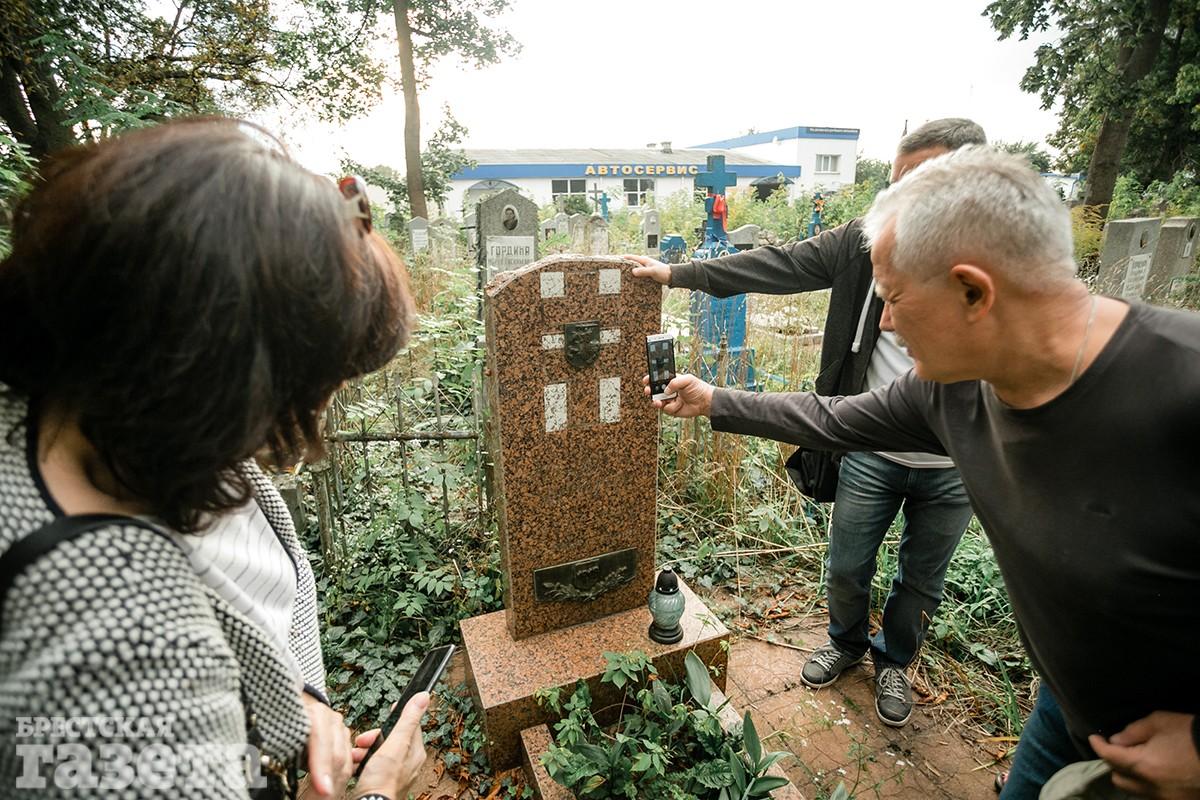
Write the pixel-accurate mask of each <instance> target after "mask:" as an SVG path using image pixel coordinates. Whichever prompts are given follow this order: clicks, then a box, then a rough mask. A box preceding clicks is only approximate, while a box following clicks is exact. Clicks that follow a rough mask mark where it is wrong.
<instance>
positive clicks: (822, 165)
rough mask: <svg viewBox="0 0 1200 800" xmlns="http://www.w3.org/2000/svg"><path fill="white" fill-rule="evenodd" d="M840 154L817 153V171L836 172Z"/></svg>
mask: <svg viewBox="0 0 1200 800" xmlns="http://www.w3.org/2000/svg"><path fill="white" fill-rule="evenodd" d="M839 158H841V156H837V155H827V154H818V155H817V169H816V171H817V172H837V171H838V159H839Z"/></svg>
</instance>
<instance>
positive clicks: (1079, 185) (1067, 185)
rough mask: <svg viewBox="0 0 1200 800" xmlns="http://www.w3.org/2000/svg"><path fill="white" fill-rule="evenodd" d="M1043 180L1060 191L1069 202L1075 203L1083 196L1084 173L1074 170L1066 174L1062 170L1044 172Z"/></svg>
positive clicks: (1060, 194)
mask: <svg viewBox="0 0 1200 800" xmlns="http://www.w3.org/2000/svg"><path fill="white" fill-rule="evenodd" d="M1042 180H1044V181H1045V182H1046V183H1048V184H1049V185H1050V188H1051V189H1054V190H1055V191H1056V192H1058V193H1059V196H1060V197H1062V199H1063V200H1066V201H1067V202H1068V203H1073V202H1075V201H1077V200H1079V199H1080V198H1082V197H1083V173H1082V172H1073V173H1071V174H1069V175H1064V174H1063V173H1061V172H1043V173H1042Z"/></svg>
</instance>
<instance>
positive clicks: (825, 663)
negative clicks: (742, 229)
mask: <svg viewBox="0 0 1200 800" xmlns="http://www.w3.org/2000/svg"><path fill="white" fill-rule="evenodd" d="M986 143H987V137H986V136H985V135H984V133H983V129H982V128H980V127H979V125H977V124H975V123H974V122H972V121H971V120H969V119H962V118H947V119H937V120H933V121H931V122H927V123H925V124H924V125H922V126H921V127H919V128H917V129H916V130H915V131H913V132H912V133H910V134H908V135H907V136H905V137H904V138H903V139H901V140H900V146H899V147H898V148H897V150H896V160H895V162H894V163H893V165H892V182H893V183H896V182H897V181H899V180H901V179H902V178H903V177H904V175H905V174H906V173H907V172H908V171H909V170H911V169H914V168H915V167H917V166H918V165H919V164H921V163H922V162H924V161H926V160H928V159H930V158H934V157H936V156H939V155H942V154H944V153H947V152H950V151H951V150H955V149H957V148H959V147H963V146H964V145H969V144H986ZM634 258H635V259H636V260H638V261H640V262H641V263H642V266H641V267H638V268H636V269H634V271H633V274H634V275H639V276H643V275H644V276H646V277H650V278H653V279H654V280H657V281H658V282H660V283H669V284H670V285H671V286H682V287H685V288H688V289H698V290H700V291H703V292H707V293H708V294H712V295H715V296H717V297H728V296H730V295H733V294H738V293H740V292H761V293H764V294H789V293H792V292H810V291H815V290H819V289H829V290H831V291H830V293H829V311H828V313H827V315H826V318H825V336H824V340H823V342H822V345H821V366H820V372H819V374H818V375H817V380H816V390H817V393H818V394H822V395H850V394H858V393H859V392H864V391H868V390H870V389H877V388H880V387H883V386H887V385H888V384H889V383H891V382H892V381H893V380H895V379H896V378H897V377H898V376H899V375H902V374H904V373H905V372H908V370H909V369H911V368H912V360H911V359H910V358H909V357H908V355H907V354H905V352H904V349H903V348H902V347H900V345H899V344H898V343H897V342H896V338H895V335H894V334H892V333H890V332H883V333H881V332H880V330H879V318H880V315H881V314H882V313H883V301H882V300H881V299H880V298H879V297H878V296H877V295H876V294H875V285H874V283H873V282H872V279H871V256H870V254H869V253H868V252H867V243H866V240H865V239H864V238H863V231H862V220H860V219H854V220H851V221H849V222H847V223H846V224H844V225H839V226H838V227H837V228H834V229H833V230H830V231H826V232H825V233H822V234H821V235H820V236H815V237H812V238H810V239H805V240H804V241H801V242H796V243H794V244H790V245H786V246H784V247H760V248H758V249H756V250H749V251H746V252H744V253H734V254H731V255H727V256H722V257H721V258H715V259H711V260H705V261H699V260H697V261H692V262H690V263H687V264H676V265H673V266H670V267H668V266H667V265H666V264H661V263H659V262H657V261H652V260H650V259H647V258H644V257H634ZM813 455H814V454H812V453H810V452H798V453H797V454H796V455H793V456H792V461H790V462H789V464H790V463H794V462H795V461H796V460H797V459H804V458H807V457H811V456H813ZM826 457H827V456H825V455H824V454H819V455H817V458H826ZM822 499H824V498H822ZM834 499H835V503H834V506H833V517H832V520H831V522H830V525H829V549H828V551H827V553H826V559H825V589H826V599H827V604H828V608H829V643H828V644H826V645H825V646H824V647H821V648H818V649H817V651H816V652H814V653H813V654H812V655H811V656H810V657H809V658H808V660H807V661H806V662H805V664H804V667H803V668H802V669H801V672H800V679H801V680H802V681H804V683H806V684H807V685H809V686H811V687H813V688H814V689H819V688H821V687H824V686H829V685H830V684H832V683H833V682H834V681H836V680H837V679H838V677H839V676H840V675H841V674H842V673H843V672H844V671H845V670H846V669H848V668H849V667H852V666H853V665H855V664H857V663H858V662H860V661H862V659H863V657H864V656H865V655H866V653H867V652H868V650H869V651H870V653H871V661H872V662H873V664H874V667H875V712H876V714H878V715H879V719H880V720H881V721H882V722H883V723H884V724H886V725H893V726H900V725H904V724H905V723H907V722H908V720H909V717H910V716H911V715H912V708H913V703H912V689H911V685H910V684H909V681H908V677H907V675H906V674H905V668H906V667H908V665H909V664H910V663H912V661H913V660H915V659H916V657H917V654H918V652H919V651H920V648H921V643H922V641H923V640H924V638H925V632H926V631H927V630H928V628H929V623H930V621H931V620H932V619H933V615H934V613H935V612H936V611H937V608H938V605H939V604H940V603H941V600H942V590H943V587H944V584H945V577H946V569H947V567H949V566H950V558H951V556H953V555H954V550H955V548H956V547H957V546H958V542H959V540H960V539H961V538H962V535H963V531H964V530H966V527H967V524H968V523H969V522H970V521H971V504H970V503H969V502H968V501H967V494H966V491H965V490H964V489H963V485H962V480H961V479H960V478H959V475H958V471H957V470H956V469H955V468H954V463H953V462H952V461H951V460H950V459H949V458H948V457H946V456H945V455H933V454H930V453H926V452H912V451H893V452H880V453H869V452H856V453H848V454H846V456H845V457H844V458H842V459H841V466H840V472H839V475H838V482H837V493H836V497H835V498H834ZM901 510H903V517H904V526H903V529H902V531H901V534H900V546H899V548H898V553H897V556H898V557H897V562H898V563H897V570H896V573H895V575H894V576H893V578H892V588H891V591H890V592H889V593H888V597H887V600H886V601H885V603H884V605H883V616H882V620H881V623H880V626H879V630H878V631H877V632H876V633H875V635H874V636H869V635H868V633H869V628H868V620H869V617H870V611H871V581H872V579H873V578H874V576H875V565H876V560H877V557H878V554H879V548H880V546H881V545H882V544H883V539H884V536H886V535H887V532H888V529H889V528H890V527H891V525H892V522H893V521H894V520H895V519H896V517H897V515H898V514H899V513H900V512H901Z"/></svg>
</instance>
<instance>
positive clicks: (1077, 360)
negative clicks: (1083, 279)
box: [1067, 295, 1096, 386]
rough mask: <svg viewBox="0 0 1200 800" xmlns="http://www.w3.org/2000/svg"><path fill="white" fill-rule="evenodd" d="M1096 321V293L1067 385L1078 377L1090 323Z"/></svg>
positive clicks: (1089, 331)
mask: <svg viewBox="0 0 1200 800" xmlns="http://www.w3.org/2000/svg"><path fill="white" fill-rule="evenodd" d="M1095 321H1096V295H1092V310H1091V311H1090V312H1088V321H1087V327H1085V328H1084V329H1083V341H1082V342H1080V343H1079V352H1078V353H1076V354H1075V367H1074V368H1073V369H1072V370H1071V379H1070V380H1069V381H1067V386H1071V385H1073V384H1074V383H1075V379H1076V378H1078V377H1079V368H1080V367H1081V366H1082V365H1083V354H1084V353H1085V352H1086V351H1087V344H1088V339H1090V338H1091V336H1092V323H1093V322H1095Z"/></svg>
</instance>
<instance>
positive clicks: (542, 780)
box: [521, 688, 804, 800]
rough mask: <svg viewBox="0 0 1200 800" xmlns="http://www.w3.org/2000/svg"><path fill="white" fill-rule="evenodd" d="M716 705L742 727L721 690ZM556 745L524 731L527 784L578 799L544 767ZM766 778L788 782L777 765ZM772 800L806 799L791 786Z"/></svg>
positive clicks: (561, 798)
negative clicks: (771, 776) (552, 745)
mask: <svg viewBox="0 0 1200 800" xmlns="http://www.w3.org/2000/svg"><path fill="white" fill-rule="evenodd" d="M713 702H714V703H716V704H717V705H720V706H721V711H720V712H719V717H720V719H721V725H722V726H723V727H724V728H725V730H727V731H728V730H732V729H734V728H735V727H737V726H738V725H740V724H741V720H742V718H741V716H740V715H739V714H738V712H737V711H736V710H735V709H734V708H733V705H732V704H731V703H726V702H725V694H724V692H722V691H721V690H720V688H714V690H713ZM758 724H760V723H756V727H757V725H758ZM767 734H768V731H766V730H761V729H760V730H759V735H760V736H766V735H767ZM553 741H554V740H553V738H552V736H551V734H550V729H549V728H548V727H547V726H545V725H537V726H534V727H532V728H527V729H525V730H523V731H521V762H522V764H523V765H524V767H525V778H526V781H527V782H528V784H529V786H530V787H532V788H533V790H534V792H536V793H537V796H538V797H539V798H541V800H575V795H574V794H572V793H571V792H570V791H569V790H568V789H567V788H566V787H565V786H563V785H562V784H559V783H555V782H554V779H553V778H551V777H550V775H549V774H548V773H547V772H546V768H545V767H543V766H542V754H543V753H545V752H546V751H547V750H548V749H549V748H550V745H551V744H552V743H553ZM767 774H768V775H773V776H775V777H778V778H785V779H786V778H787V775H786V774H785V773H784V771H783V769H782V768H781V767H780V766H779V765H778V764H776V765H774V766H773V767H771V768H770V769H769V770H767ZM771 797H772V800H804V795H803V794H802V793H801V792H800V790H799V789H797V788H796V787H795V786H793V785H792V784H791V783H788V784H787V785H786V786H783V787H780V788H778V789H776V790H775V791H773V792H771Z"/></svg>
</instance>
